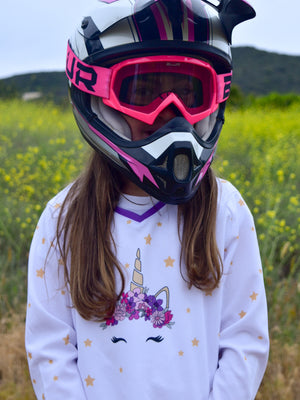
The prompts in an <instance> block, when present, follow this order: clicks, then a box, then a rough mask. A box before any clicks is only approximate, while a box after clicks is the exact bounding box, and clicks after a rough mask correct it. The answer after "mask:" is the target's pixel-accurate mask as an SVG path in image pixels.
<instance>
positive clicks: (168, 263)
mask: <svg viewBox="0 0 300 400" xmlns="http://www.w3.org/2000/svg"><path fill="white" fill-rule="evenodd" d="M164 262H165V263H166V267H174V265H173V264H174V262H175V260H173V259H172V258H171V257H170V256H169V257H168V258H167V259H165V260H164Z"/></svg>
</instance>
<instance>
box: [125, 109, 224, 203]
mask: <svg viewBox="0 0 300 400" xmlns="http://www.w3.org/2000/svg"><path fill="white" fill-rule="evenodd" d="M224 111H225V102H224V103H222V104H221V105H220V108H219V112H218V116H217V118H216V122H215V125H214V127H213V130H212V132H211V135H210V137H209V139H208V141H206V142H204V141H202V140H201V139H200V138H199V136H198V134H197V133H196V131H195V129H194V127H193V126H192V125H191V124H189V122H187V121H186V120H185V119H184V118H183V117H175V118H174V119H172V120H171V121H169V122H168V123H167V124H166V125H164V126H163V127H162V128H160V129H159V130H158V131H156V132H155V133H153V134H152V138H153V141H152V144H153V145H154V144H157V145H159V143H160V141H161V142H164V141H165V140H166V138H167V137H168V136H169V137H170V143H171V144H170V145H169V146H168V147H167V148H166V149H165V150H164V151H163V152H162V153H161V154H160V156H159V157H157V158H153V160H152V161H151V162H148V163H147V166H148V168H149V171H150V173H151V175H152V176H153V177H154V179H155V182H156V184H157V186H156V185H154V184H153V183H152V182H150V181H149V180H148V179H147V177H144V178H143V180H142V181H141V180H140V179H138V177H137V176H136V175H135V174H132V170H131V167H130V164H128V163H127V161H126V160H124V159H123V160H122V161H123V163H124V164H125V166H126V171H124V172H125V175H126V176H127V177H128V178H129V179H130V180H131V181H133V182H134V183H135V184H136V185H137V186H139V187H140V188H141V189H143V190H144V191H146V192H147V193H148V194H149V195H151V196H154V197H155V198H157V199H158V200H160V201H163V202H165V203H169V204H180V203H185V202H187V201H189V200H190V199H191V198H192V197H193V196H194V195H195V193H196V191H197V190H198V188H199V185H200V182H201V180H202V178H203V176H204V175H205V173H206V171H207V169H208V168H209V166H210V164H211V162H212V160H213V155H214V153H215V151H216V146H217V142H218V138H219V136H220V132H221V129H222V126H223V123H224ZM181 133H184V134H185V135H186V138H187V140H176V134H178V136H180V135H181ZM172 137H173V138H175V140H173V138H172ZM150 146H151V143H150V144H148V145H145V146H141V148H142V149H143V150H146V151H147V153H148V150H149V147H150ZM128 152H129V151H128ZM133 153H134V152H133ZM121 159H122V158H121Z"/></svg>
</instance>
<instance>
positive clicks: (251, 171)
mask: <svg viewBox="0 0 300 400" xmlns="http://www.w3.org/2000/svg"><path fill="white" fill-rule="evenodd" d="M287 100H288V101H287ZM292 100H293V101H290V99H289V98H288V99H287V98H282V97H278V96H277V97H276V96H275V95H272V96H269V97H267V98H263V99H258V100H257V99H255V101H254V100H252V103H251V104H250V105H249V107H248V108H246V107H243V108H239V109H233V107H232V108H229V109H228V110H227V114H226V123H225V126H224V129H223V131H222V134H221V139H220V142H219V146H218V151H217V155H216V157H215V161H214V169H215V170H216V172H217V174H218V175H219V176H221V177H223V178H225V179H228V180H230V181H231V182H232V183H233V184H234V185H236V186H237V188H238V189H239V190H240V191H241V193H242V195H243V196H244V198H245V200H246V202H247V204H248V205H249V207H250V209H251V210H252V212H253V215H254V218H255V222H256V228H257V233H258V237H259V243H260V249H261V255H262V261H263V266H264V277H265V284H266V290H267V297H268V305H269V325H270V335H271V340H272V344H273V346H274V347H272V348H271V357H270V363H269V367H268V369H267V373H266V377H265V379H264V382H263V385H262V388H261V390H260V393H259V395H258V397H257V398H258V399H272V400H276V399H282V398H284V399H286V400H289V399H291V400H294V399H295V398H296V397H295V396H296V393H299V390H298V389H299V387H298V386H299V385H298V384H297V382H300V373H299V357H300V351H299V346H298V345H297V344H295V343H297V342H298V341H299V333H300V329H299V321H300V315H299V309H300V285H299V283H298V282H299V270H300V265H299V264H300V250H299V244H300V240H299V239H300V238H299V236H300V235H299V225H300V197H299V193H300V180H299V176H300V157H299V154H300V124H299V115H300V101H299V99H296V98H294V97H293V99H292ZM0 115H1V119H0V187H1V191H0V293H1V298H0V321H2V322H1V323H2V330H1V332H0V333H1V341H0V342H2V343H6V342H5V340H7V341H8V342H11V341H12V339H11V337H10V336H9V335H13V334H14V333H15V332H16V329H15V325H14V328H13V329H12V328H11V327H10V326H11V322H9V321H10V318H11V317H12V318H15V315H16V314H18V313H19V315H21V317H20V318H21V322H20V324H19V325H18V326H20V332H21V333H20V336H19V337H22V335H23V333H22V329H23V322H24V321H23V320H24V313H23V309H24V304H25V302H26V264H27V256H28V251H29V246H30V242H31V238H32V234H33V231H34V229H35V225H36V223H37V221H38V218H39V215H40V213H41V212H42V210H43V208H44V207H45V205H46V202H47V201H48V200H49V199H50V198H51V197H53V196H54V195H55V194H56V193H57V192H58V191H59V190H60V189H61V188H63V187H64V186H65V185H66V184H67V183H69V182H70V181H72V179H74V177H75V176H76V175H77V174H78V173H79V172H80V171H81V169H82V167H83V165H84V163H85V159H86V154H87V150H88V148H89V147H88V145H87V144H85V142H84V141H83V140H82V139H81V136H80V134H79V132H78V129H77V127H76V125H75V122H74V119H73V115H72V112H71V111H70V110H69V109H67V110H66V109H60V108H58V107H56V106H54V105H52V104H40V103H23V102H21V101H17V100H11V101H6V102H0ZM3 335H4V336H3ZM5 335H6V336H5ZM16 340H17V339H16ZM18 340H20V339H18ZM3 348H4V347H3ZM20 351H21V350H18V352H19V353H20ZM13 352H14V350H12V353H13ZM18 352H16V354H15V355H14V356H15V357H16V358H17V360H19V362H21V364H22V365H23V367H22V368H23V375H22V374H21V375H22V376H21V377H19V378H18V379H19V380H18V379H17V380H16V379H13V378H11V377H10V375H9V376H8V378H7V379H6V381H5V382H3V379H1V374H0V399H1V398H6V399H8V398H9V399H14V400H18V399H21V398H25V397H22V393H23V394H24V396H25V393H26V398H28V399H31V398H34V397H32V393H31V392H30V390H29V391H28V390H27V389H26V390H25V389H22V385H23V386H24V385H25V386H26V385H27V386H28V385H30V384H29V379H28V371H27V370H26V367H24V365H25V364H26V362H24V357H25V355H24V354H22V355H21V356H20V357H19V358H18V354H19V353H18ZM12 359H13V360H15V359H14V358H12ZM20 359H21V361H20ZM25 359H26V357H25ZM12 365H13V366H15V365H16V361H13V362H12ZM12 368H13V367H12ZM22 368H21V370H22ZM24 368H25V370H24ZM8 370H9V368H8ZM0 372H1V368H0ZM24 382H25V383H24ZM27 386H26V387H27ZM13 393H15V395H14V394H13ZM17 393H20V396H19V395H18V394H17ZM1 396H2V397H1Z"/></svg>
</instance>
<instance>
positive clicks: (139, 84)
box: [118, 72, 203, 108]
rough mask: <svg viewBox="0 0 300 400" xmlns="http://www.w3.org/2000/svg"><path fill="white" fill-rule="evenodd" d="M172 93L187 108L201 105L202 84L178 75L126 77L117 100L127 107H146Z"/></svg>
mask: <svg viewBox="0 0 300 400" xmlns="http://www.w3.org/2000/svg"><path fill="white" fill-rule="evenodd" d="M170 93H174V94H175V95H176V96H177V97H178V98H179V99H180V100H181V101H182V103H183V104H184V105H185V107H187V108H197V107H200V106H201V105H202V104H203V85H202V82H201V81H200V80H199V79H197V78H195V77H193V76H189V75H185V74H179V73H167V72H161V73H145V74H137V75H134V76H131V77H127V78H125V79H124V80H123V81H122V84H121V87H120V92H119V94H118V97H119V100H120V102H121V103H122V104H123V105H127V106H140V107H142V106H148V105H150V104H151V103H152V102H153V101H155V100H156V99H161V101H163V100H164V99H165V98H167V96H168V95H169V94H170Z"/></svg>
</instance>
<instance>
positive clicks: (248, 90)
mask: <svg viewBox="0 0 300 400" xmlns="http://www.w3.org/2000/svg"><path fill="white" fill-rule="evenodd" d="M232 54H233V62H234V75H233V84H234V85H236V86H238V87H239V88H240V90H241V91H242V93H243V94H245V95H248V94H254V95H256V96H257V95H267V94H269V93H271V92H277V93H280V94H285V93H295V94H300V74H299V73H298V71H300V56H287V55H282V54H276V53H269V52H266V51H261V50H256V49H255V48H252V47H236V48H233V49H232ZM26 92H40V93H41V94H42V96H43V97H44V98H46V99H50V100H54V99H55V101H58V102H64V101H65V100H66V99H67V81H66V77H65V74H64V72H40V73H32V74H25V75H17V76H13V77H11V78H6V79H2V80H0V98H1V97H2V98H3V97H22V95H23V94H24V93H26Z"/></svg>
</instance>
